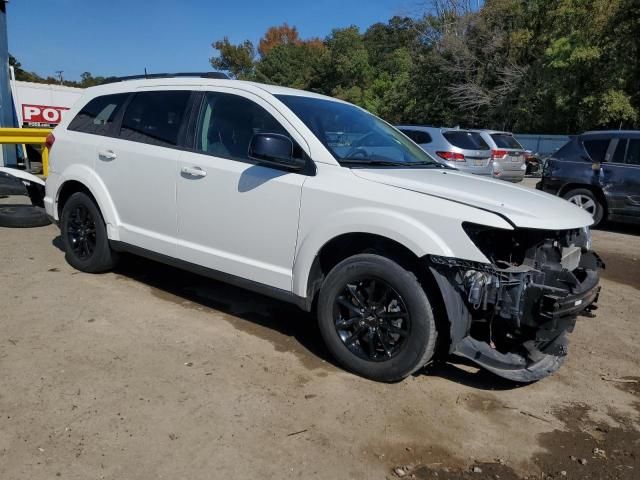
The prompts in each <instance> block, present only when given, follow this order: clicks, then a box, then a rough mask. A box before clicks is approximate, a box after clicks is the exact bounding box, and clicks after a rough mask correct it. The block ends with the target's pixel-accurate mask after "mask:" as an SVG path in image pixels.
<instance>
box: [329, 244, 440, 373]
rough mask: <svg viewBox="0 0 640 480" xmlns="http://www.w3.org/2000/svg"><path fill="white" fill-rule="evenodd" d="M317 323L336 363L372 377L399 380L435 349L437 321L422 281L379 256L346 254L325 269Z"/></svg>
mask: <svg viewBox="0 0 640 480" xmlns="http://www.w3.org/2000/svg"><path fill="white" fill-rule="evenodd" d="M318 322H319V325H320V332H321V334H322V337H323V339H324V341H325V343H326V345H327V348H328V349H329V351H330V352H331V354H332V355H333V356H334V358H335V359H336V360H337V361H338V362H339V363H340V365H342V366H343V367H344V368H346V369H347V370H350V371H352V372H354V373H356V374H358V375H361V376H363V377H366V378H370V379H372V380H377V381H383V382H393V381H398V380H401V379H403V378H405V377H407V376H408V375H410V374H411V373H413V372H415V371H416V370H418V369H419V368H421V367H423V366H424V365H426V364H427V362H428V361H429V360H430V359H431V357H432V356H433V353H434V350H435V345H436V337H437V332H436V326H435V321H434V318H433V312H432V310H431V305H430V304H429V300H428V298H427V295H426V293H425V291H424V289H423V288H422V285H421V284H420V282H418V279H417V278H416V276H415V275H414V274H413V273H412V272H410V271H408V270H405V269H404V268H402V267H401V266H400V265H398V264H397V263H396V262H394V261H393V260H390V259H388V258H385V257H382V256H379V255H373V254H360V255H355V256H353V257H349V258H347V259H346V260H343V261H342V262H340V263H339V264H338V265H336V266H335V267H334V268H333V269H332V270H331V272H329V275H327V278H326V280H325V281H324V283H323V285H322V289H321V290H320V296H319V299H318Z"/></svg>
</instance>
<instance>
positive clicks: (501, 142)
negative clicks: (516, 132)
mask: <svg viewBox="0 0 640 480" xmlns="http://www.w3.org/2000/svg"><path fill="white" fill-rule="evenodd" d="M491 138H492V139H493V141H494V142H496V146H497V147H498V148H518V149H521V150H524V149H523V148H522V145H520V143H518V141H517V140H516V139H515V138H513V135H508V134H506V133H492V134H491Z"/></svg>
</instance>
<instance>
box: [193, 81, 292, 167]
mask: <svg viewBox="0 0 640 480" xmlns="http://www.w3.org/2000/svg"><path fill="white" fill-rule="evenodd" d="M256 133H278V134H280V135H285V136H287V137H289V138H291V136H290V135H289V133H288V132H287V131H286V130H285V129H284V127H283V126H282V125H280V123H279V122H278V121H277V120H276V119H275V118H273V116H272V115H271V114H270V113H269V112H267V111H266V110H265V109H264V108H262V107H261V106H260V105H258V104H257V103H255V102H252V101H251V100H248V99H246V98H244V97H240V96H238V95H232V94H228V93H219V92H209V93H207V95H206V96H205V99H204V105H203V108H202V109H201V112H200V118H199V120H198V124H197V127H196V142H195V149H196V150H197V151H200V152H204V153H207V154H209V155H213V156H216V157H222V158H229V159H232V160H240V161H248V160H249V156H248V152H249V144H250V143H251V138H252V137H253V135H254V134H256ZM294 143H295V142H294ZM294 156H296V157H298V158H302V156H303V153H302V150H301V149H300V148H299V147H297V146H296V147H295V148H294Z"/></svg>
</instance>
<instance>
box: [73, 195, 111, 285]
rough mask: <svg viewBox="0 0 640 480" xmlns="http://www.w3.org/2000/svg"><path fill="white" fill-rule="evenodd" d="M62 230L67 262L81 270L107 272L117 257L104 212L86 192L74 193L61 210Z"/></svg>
mask: <svg viewBox="0 0 640 480" xmlns="http://www.w3.org/2000/svg"><path fill="white" fill-rule="evenodd" d="M60 234H61V236H62V243H63V244H64V249H65V258H66V260H67V262H69V264H70V265H71V266H72V267H74V268H77V269H78V270H80V271H82V272H87V273H99V272H105V271H107V270H110V269H111V268H113V266H114V264H115V262H116V261H117V257H118V256H117V253H116V252H114V251H113V250H112V249H111V245H110V244H109V237H108V235H107V227H106V224H105V221H104V219H103V218H102V213H101V212H100V209H99V208H98V206H97V205H96V203H95V201H94V199H93V198H91V197H90V196H89V195H88V194H87V193H85V192H76V193H74V194H73V195H71V197H69V199H68V200H67V201H66V202H65V203H64V206H63V207H62V212H61V213H60Z"/></svg>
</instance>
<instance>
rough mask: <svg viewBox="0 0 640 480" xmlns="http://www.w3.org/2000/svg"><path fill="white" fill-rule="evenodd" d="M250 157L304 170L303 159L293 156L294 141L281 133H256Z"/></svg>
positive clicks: (267, 162)
mask: <svg viewBox="0 0 640 480" xmlns="http://www.w3.org/2000/svg"><path fill="white" fill-rule="evenodd" d="M249 158H250V159H252V160H255V161H257V162H259V163H264V164H267V165H273V166H276V167H284V168H287V169H289V170H302V169H303V168H304V166H305V163H306V162H305V161H304V160H303V159H297V158H293V141H292V140H291V139H290V138H289V137H287V136H285V135H280V134H279V133H256V134H254V135H253V137H252V138H251V143H250V144H249Z"/></svg>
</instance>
